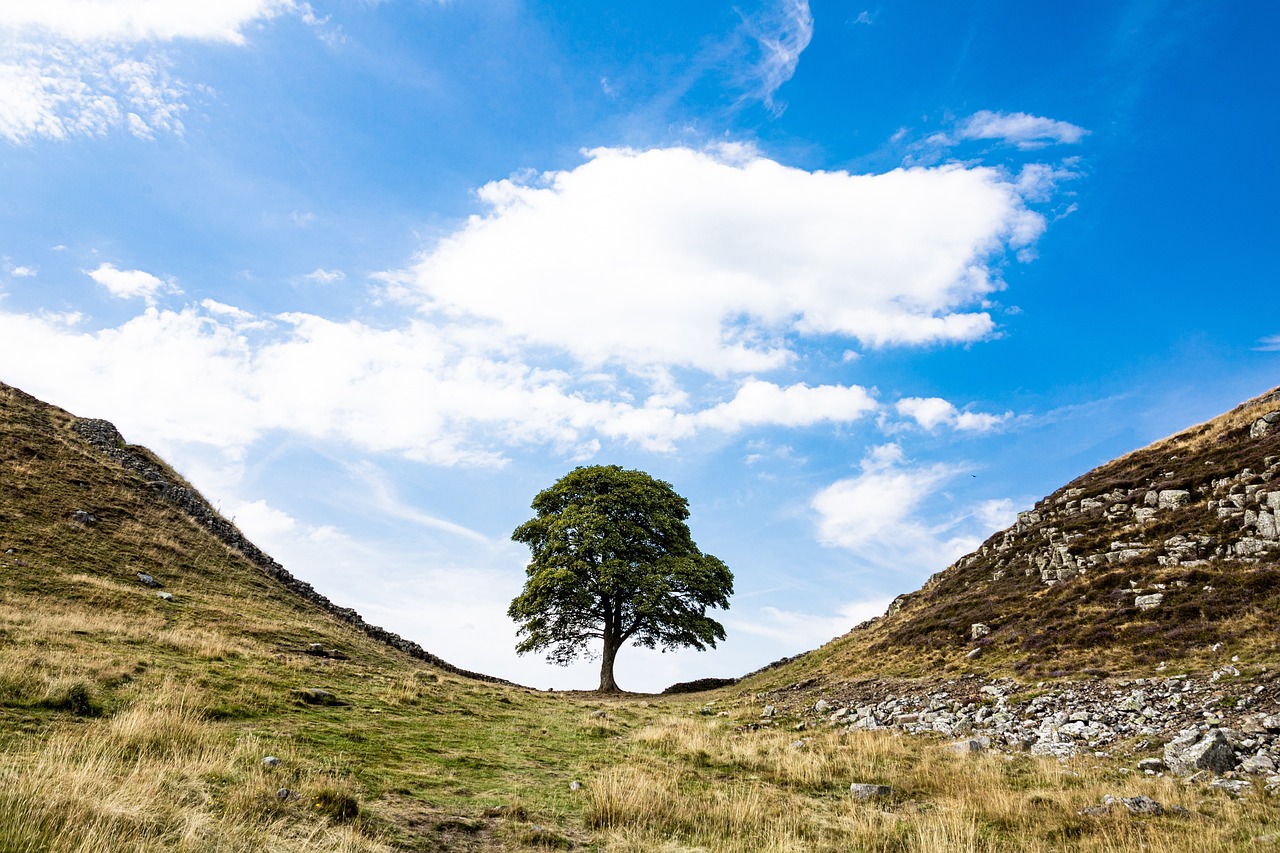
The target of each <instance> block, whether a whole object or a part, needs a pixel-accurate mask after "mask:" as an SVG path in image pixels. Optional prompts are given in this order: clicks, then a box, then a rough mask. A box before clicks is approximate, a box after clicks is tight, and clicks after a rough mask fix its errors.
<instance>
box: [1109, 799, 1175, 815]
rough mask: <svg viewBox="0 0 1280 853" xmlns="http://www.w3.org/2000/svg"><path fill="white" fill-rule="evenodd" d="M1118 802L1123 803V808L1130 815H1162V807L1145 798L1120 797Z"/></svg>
mask: <svg viewBox="0 0 1280 853" xmlns="http://www.w3.org/2000/svg"><path fill="white" fill-rule="evenodd" d="M1120 802H1122V803H1124V807H1125V808H1126V809H1128V810H1129V813H1130V814H1149V815H1160V814H1164V806H1162V805H1160V803H1158V802H1156V801H1155V800H1153V799H1151V798H1150V797H1146V796H1141V795H1139V796H1137V797H1121V798H1120Z"/></svg>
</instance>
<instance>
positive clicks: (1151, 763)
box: [1138, 758, 1169, 773]
mask: <svg viewBox="0 0 1280 853" xmlns="http://www.w3.org/2000/svg"><path fill="white" fill-rule="evenodd" d="M1138 769H1139V770H1141V771H1142V772H1143V773H1163V772H1164V771H1166V770H1168V769H1169V765H1167V764H1165V763H1164V762H1163V761H1161V760H1160V759H1159V758H1144V759H1142V760H1141V761H1139V762H1138Z"/></svg>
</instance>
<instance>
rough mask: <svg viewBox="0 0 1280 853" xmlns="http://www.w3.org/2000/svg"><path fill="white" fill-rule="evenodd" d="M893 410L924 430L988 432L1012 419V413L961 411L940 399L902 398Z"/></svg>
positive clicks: (952, 404)
mask: <svg viewBox="0 0 1280 853" xmlns="http://www.w3.org/2000/svg"><path fill="white" fill-rule="evenodd" d="M894 408H895V409H896V411H897V412H898V414H900V415H903V416H904V417H908V418H911V419H912V420H914V421H915V422H916V423H917V424H918V425H919V426H921V427H923V428H924V429H926V430H935V429H937V428H938V427H940V426H948V427H951V428H952V429H955V430H958V431H961V432H990V431H991V430H993V429H995V428H996V427H998V426H1000V425H1001V424H1003V423H1005V422H1007V421H1008V420H1009V419H1010V418H1012V417H1013V412H1005V413H1004V414H1001V415H994V414H989V413H987V412H970V411H961V410H960V409H958V408H956V406H955V404H954V403H952V402H950V401H948V400H944V399H942V398H941V397H904V398H902V399H901V400H899V401H898V402H897V403H896V404H895V405H894Z"/></svg>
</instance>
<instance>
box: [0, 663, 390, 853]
mask: <svg viewBox="0 0 1280 853" xmlns="http://www.w3.org/2000/svg"><path fill="white" fill-rule="evenodd" d="M264 754H265V751H264V745H263V744H262V743H261V742H260V741H259V740H258V739H257V738H254V737H241V738H238V739H237V738H234V737H231V736H230V735H229V733H227V732H225V731H223V730H221V729H220V728H219V727H218V726H217V725H215V724H213V723H210V722H208V721H207V720H204V719H202V718H201V716H200V715H199V714H198V713H197V711H196V709H195V708H193V707H192V697H191V695H190V694H188V693H184V692H181V691H179V690H177V689H176V688H173V687H171V686H170V687H166V688H165V689H163V690H161V691H160V692H158V693H156V694H154V695H153V696H151V697H150V698H149V699H148V700H147V701H146V702H145V703H143V704H139V705H138V706H135V707H133V708H130V709H128V710H126V711H124V712H122V713H120V714H117V715H116V716H115V717H113V718H111V719H109V720H101V721H95V722H92V723H89V724H87V725H86V726H82V727H75V728H68V729H66V730H64V731H62V732H60V733H58V734H56V735H54V736H53V737H51V738H49V739H48V740H47V741H43V742H38V743H35V744H33V745H32V748H31V749H29V750H27V751H19V752H16V753H14V752H11V753H8V754H5V755H4V756H3V759H4V762H5V763H4V764H3V765H0V814H3V815H4V819H3V820H0V850H5V851H32V853H34V851H53V850H56V851H84V853H89V851H103V850H133V851H160V850H183V851H188V850H189V851H224V850H225V851H248V850H273V851H275V850H278V851H313V850H314V851H319V850H326V851H328V850H332V851H351V853H355V852H356V851H369V853H373V851H382V850H386V849H388V848H386V847H385V846H384V845H382V844H380V843H378V842H377V841H375V840H372V839H370V838H368V837H367V836H365V835H364V834H362V833H361V832H360V831H359V830H358V828H353V827H349V826H338V825H334V821H333V820H332V819H331V818H330V817H329V816H327V815H325V814H323V813H321V810H318V809H317V808H316V801H317V798H318V797H322V796H325V795H326V792H330V791H333V790H338V791H349V789H348V788H347V787H346V786H345V785H344V783H342V782H340V781H335V780H333V779H329V778H326V777H325V776H324V775H323V774H316V773H311V772H307V771H304V770H300V769H297V765H296V764H293V762H292V761H291V759H290V757H288V756H286V759H285V761H284V762H283V763H282V765H281V767H283V768H288V767H290V765H291V764H293V768H294V769H291V770H280V769H279V768H276V769H275V770H273V769H270V768H266V767H264V766H263V764H262V761H261V759H262V757H263V756H264ZM277 770H279V772H277ZM282 787H288V788H290V789H292V790H296V791H298V792H299V794H300V797H298V798H296V799H295V798H291V797H285V798H283V799H282V798H281V797H279V796H277V792H278V791H279V790H280V789H281V788H282Z"/></svg>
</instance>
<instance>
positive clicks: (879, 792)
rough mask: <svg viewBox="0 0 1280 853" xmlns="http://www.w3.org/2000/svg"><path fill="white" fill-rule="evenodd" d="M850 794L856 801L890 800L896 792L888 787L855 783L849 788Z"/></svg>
mask: <svg viewBox="0 0 1280 853" xmlns="http://www.w3.org/2000/svg"><path fill="white" fill-rule="evenodd" d="M849 793H850V794H852V795H853V798H854V799H855V800H876V799H888V798H889V797H892V796H893V795H894V794H895V793H896V792H895V791H894V790H893V788H891V787H890V786H888V785H872V784H868V783H866V782H854V783H853V784H852V785H850V786H849Z"/></svg>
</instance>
